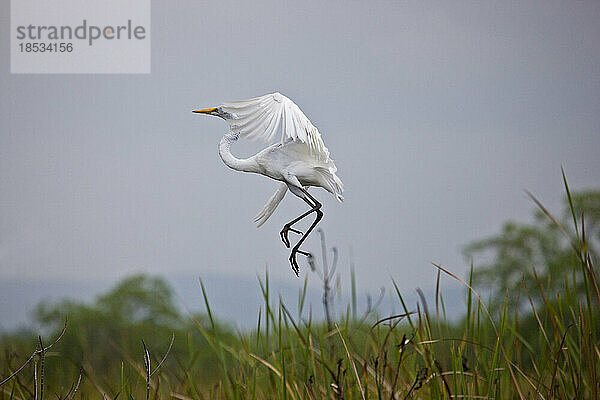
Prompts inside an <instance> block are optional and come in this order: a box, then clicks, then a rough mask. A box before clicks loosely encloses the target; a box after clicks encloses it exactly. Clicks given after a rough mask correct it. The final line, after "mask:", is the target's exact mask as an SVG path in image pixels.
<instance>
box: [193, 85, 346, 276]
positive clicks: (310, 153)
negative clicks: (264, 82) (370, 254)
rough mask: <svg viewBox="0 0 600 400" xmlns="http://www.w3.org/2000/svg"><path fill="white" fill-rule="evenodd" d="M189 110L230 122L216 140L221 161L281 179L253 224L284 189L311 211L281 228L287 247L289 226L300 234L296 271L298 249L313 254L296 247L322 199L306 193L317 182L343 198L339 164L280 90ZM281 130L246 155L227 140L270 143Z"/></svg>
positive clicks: (293, 263)
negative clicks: (299, 226) (263, 146)
mask: <svg viewBox="0 0 600 400" xmlns="http://www.w3.org/2000/svg"><path fill="white" fill-rule="evenodd" d="M193 112H195V113H201V114H208V115H214V116H217V117H220V118H222V119H224V120H225V121H226V122H227V123H228V124H229V127H230V131H229V132H228V133H226V134H225V135H224V136H223V138H222V139H221V143H219V155H220V156H221V159H222V160H223V162H224V163H225V165H227V166H228V167H229V168H232V169H235V170H237V171H243V172H252V173H257V174H261V175H265V176H267V177H269V178H272V179H275V180H277V181H281V182H282V183H281V185H280V186H279V188H278V189H277V191H276V192H275V194H273V196H272V197H271V198H270V199H269V201H268V202H267V204H265V206H264V208H263V209H262V210H261V211H260V212H259V213H258V215H257V216H256V217H255V218H254V221H255V222H256V224H257V226H259V227H260V226H261V225H262V224H264V223H265V222H266V221H267V219H268V218H269V217H270V216H271V214H273V211H275V208H276V207H277V205H278V204H279V203H280V202H281V200H282V199H283V197H284V196H285V194H286V192H287V190H288V189H289V190H290V192H292V193H293V194H295V195H296V196H298V197H300V198H301V199H302V200H304V201H305V202H306V203H307V204H308V205H309V206H310V210H308V211H306V212H305V213H303V214H302V215H300V216H298V217H297V218H294V219H293V220H291V221H290V222H288V223H287V224H285V225H284V226H283V229H282V230H281V232H280V236H281V240H282V241H283V243H284V244H285V246H286V247H287V248H289V247H290V241H289V238H288V233H289V232H290V231H291V232H294V233H297V234H299V235H301V237H300V240H298V242H297V243H296V245H295V246H294V247H293V248H292V252H291V254H290V258H289V260H290V264H291V266H292V270H293V271H294V272H295V273H296V275H299V267H298V262H297V261H296V254H297V253H300V254H303V255H305V256H308V257H310V256H311V255H310V253H308V252H306V251H303V250H300V245H302V243H303V242H304V241H305V240H306V237H307V236H308V235H309V234H310V232H311V231H312V230H313V229H314V227H315V226H316V225H317V224H318V223H319V221H320V220H321V218H322V217H323V212H322V211H321V203H319V202H318V201H317V199H315V198H314V197H313V196H312V195H311V194H309V193H308V188H309V187H310V186H319V187H322V188H324V189H325V190H327V191H328V192H330V193H332V194H333V195H335V197H336V198H337V199H338V200H339V201H340V202H341V201H343V200H344V198H343V197H342V192H343V190H344V185H343V184H342V181H341V180H340V178H338V177H337V175H336V174H335V173H336V171H337V168H336V167H335V164H334V163H333V160H332V159H331V158H330V157H329V150H327V147H325V144H324V143H323V139H322V138H321V134H320V133H319V131H318V130H317V128H316V127H315V126H314V125H313V124H312V123H311V122H310V121H309V120H308V118H307V117H306V115H304V113H303V112H302V111H301V110H300V108H299V107H298V106H297V105H296V104H295V103H294V102H293V101H291V100H290V99H288V98H287V97H285V96H284V95H282V94H280V93H271V94H266V95H264V96H261V97H256V98H253V99H249V100H242V101H237V102H231V103H223V104H221V105H220V106H217V107H213V108H206V109H203V110H194V111H193ZM279 133H280V134H281V140H279V141H277V143H274V144H272V145H270V146H269V147H267V148H266V149H264V150H262V151H260V152H259V153H257V154H255V155H253V156H252V157H250V158H246V159H239V158H236V157H235V156H233V154H231V144H232V143H234V142H236V141H237V140H238V139H239V138H240V137H242V138H245V139H260V140H263V141H265V142H271V141H273V140H274V139H275V137H276V136H277V135H278V134H279ZM311 213H315V214H316V217H315V219H314V221H313V222H312V224H311V225H310V227H309V228H308V230H307V231H306V233H302V232H301V231H299V230H297V229H294V228H293V225H294V224H296V223H297V222H298V221H300V220H302V219H303V218H305V217H307V216H309V215H310V214H311Z"/></svg>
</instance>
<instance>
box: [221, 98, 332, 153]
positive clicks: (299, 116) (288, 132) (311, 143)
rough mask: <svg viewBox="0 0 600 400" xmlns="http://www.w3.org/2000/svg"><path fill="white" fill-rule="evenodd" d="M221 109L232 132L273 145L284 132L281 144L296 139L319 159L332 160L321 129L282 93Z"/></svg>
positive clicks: (228, 104) (225, 104) (230, 104)
mask: <svg viewBox="0 0 600 400" xmlns="http://www.w3.org/2000/svg"><path fill="white" fill-rule="evenodd" d="M219 109H220V110H221V111H222V112H223V113H224V114H225V116H226V118H225V120H226V121H227V122H228V123H229V125H230V126H231V130H232V131H233V132H235V133H239V134H240V136H241V137H243V138H245V139H251V140H257V139H258V140H262V141H265V142H271V141H272V140H273V139H274V138H275V137H276V136H277V135H278V134H279V133H281V142H282V143H285V142H287V141H288V140H290V139H291V140H294V141H298V142H302V143H305V144H306V145H307V146H308V148H309V150H310V153H311V154H312V155H313V156H316V157H317V158H318V159H319V160H322V161H328V160H329V150H327V147H325V144H324V143H323V139H321V134H320V133H319V130H318V129H317V128H316V127H315V126H314V125H313V124H312V123H311V122H310V121H309V119H308V118H307V117H306V115H304V113H303V112H302V110H300V107H298V106H297V105H296V104H295V103H294V102H293V101H292V100H290V99H288V98H287V97H285V96H284V95H282V94H281V93H270V94H266V95H264V96H260V97H255V98H253V99H249V100H242V101H236V102H231V103H224V104H222V105H220V106H219Z"/></svg>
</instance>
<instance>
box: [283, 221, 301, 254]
mask: <svg viewBox="0 0 600 400" xmlns="http://www.w3.org/2000/svg"><path fill="white" fill-rule="evenodd" d="M290 232H294V233H297V234H298V235H302V232H300V231H299V230H297V229H294V228H292V227H291V225H287V224H286V225H284V226H283V229H282V230H281V232H279V236H281V241H282V242H283V244H285V247H287V248H288V249H289V248H290V239H289V238H288V233H290Z"/></svg>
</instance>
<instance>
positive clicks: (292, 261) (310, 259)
mask: <svg viewBox="0 0 600 400" xmlns="http://www.w3.org/2000/svg"><path fill="white" fill-rule="evenodd" d="M298 253H300V254H302V255H303V256H306V257H307V258H308V265H309V266H310V269H312V270H314V269H315V262H314V257H313V255H312V254H311V253H309V252H307V251H303V250H300V249H296V248H294V249H292V254H290V264H291V265H292V271H294V273H295V274H296V276H297V277H300V267H299V266H298V261H297V260H296V254H298Z"/></svg>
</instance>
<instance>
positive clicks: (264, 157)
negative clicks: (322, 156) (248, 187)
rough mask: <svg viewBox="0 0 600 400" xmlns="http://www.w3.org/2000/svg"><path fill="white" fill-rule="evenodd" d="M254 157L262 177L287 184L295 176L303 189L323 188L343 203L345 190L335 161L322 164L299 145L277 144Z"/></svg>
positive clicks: (291, 143) (289, 143) (305, 148)
mask: <svg viewBox="0 0 600 400" xmlns="http://www.w3.org/2000/svg"><path fill="white" fill-rule="evenodd" d="M255 157H256V162H257V163H258V166H259V168H260V172H259V173H261V174H263V175H266V176H268V177H269V178H273V179H275V180H278V181H282V182H287V177H288V176H290V175H291V176H295V177H296V178H298V181H300V184H301V185H302V186H304V187H308V186H320V187H322V188H324V189H325V190H327V191H328V192H330V193H332V194H333V195H335V196H336V197H337V198H338V199H339V200H340V201H341V200H343V197H342V192H343V190H344V187H343V184H342V181H341V180H340V179H339V178H338V177H337V175H336V174H335V173H336V171H337V168H336V167H335V164H334V163H333V160H332V159H328V160H327V161H323V160H319V159H318V158H317V157H315V156H314V155H313V154H311V153H310V151H309V150H308V147H307V146H306V145H304V144H303V143H298V142H296V141H288V142H286V143H283V144H281V143H276V144H274V145H271V146H269V147H267V148H266V149H264V150H262V151H261V152H260V153H258V154H256V156H255Z"/></svg>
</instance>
